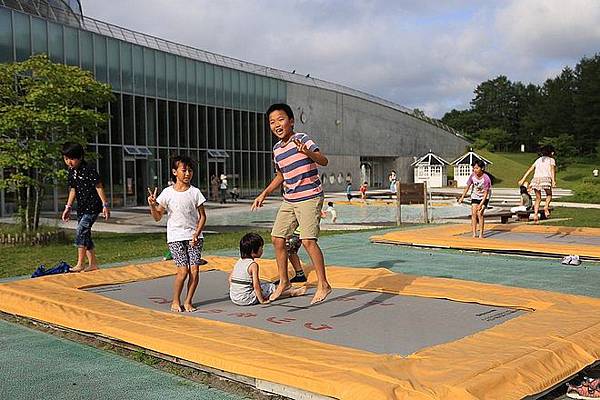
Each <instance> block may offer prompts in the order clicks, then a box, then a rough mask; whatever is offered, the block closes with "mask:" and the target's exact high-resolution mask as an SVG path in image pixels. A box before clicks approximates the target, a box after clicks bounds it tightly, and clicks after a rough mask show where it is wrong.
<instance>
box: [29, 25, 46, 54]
mask: <svg viewBox="0 0 600 400" xmlns="http://www.w3.org/2000/svg"><path fill="white" fill-rule="evenodd" d="M31 40H32V41H33V54H41V53H44V54H48V27H47V26H46V21H44V20H42V19H38V18H31Z"/></svg>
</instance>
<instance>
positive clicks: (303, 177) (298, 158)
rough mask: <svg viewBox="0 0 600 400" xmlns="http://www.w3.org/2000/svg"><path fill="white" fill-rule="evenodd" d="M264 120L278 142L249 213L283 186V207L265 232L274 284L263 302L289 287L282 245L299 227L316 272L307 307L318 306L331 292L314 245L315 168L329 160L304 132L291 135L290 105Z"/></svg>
mask: <svg viewBox="0 0 600 400" xmlns="http://www.w3.org/2000/svg"><path fill="white" fill-rule="evenodd" d="M267 118H268V121H269V126H270V128H271V131H272V132H273V134H274V135H275V136H276V137H277V138H278V139H279V141H278V142H277V143H276V144H275V146H274V147H273V160H274V162H275V166H276V173H275V177H274V178H273V180H272V181H271V183H270V184H269V185H268V186H267V187H266V188H265V190H264V191H263V192H262V193H261V194H260V195H259V196H258V197H257V198H256V199H254V202H253V203H252V207H251V209H252V210H255V209H257V208H259V207H262V205H263V202H264V201H265V198H266V197H267V196H268V195H269V194H271V193H272V192H273V191H274V190H275V189H277V188H278V187H279V186H280V185H281V184H283V187H284V193H283V203H282V205H281V207H280V208H279V211H278V213H277V217H276V218H275V222H274V224H273V230H272V231H271V238H272V239H271V240H272V242H273V246H274V247H275V258H276V259H277V268H278V270H279V285H278V286H277V289H276V290H275V292H273V294H271V296H270V298H269V299H270V300H275V299H277V298H278V297H280V296H281V295H282V294H283V293H284V292H285V291H286V290H288V289H289V288H290V285H291V284H290V280H289V277H288V274H287V260H288V254H287V253H288V252H287V249H286V245H285V242H286V238H288V237H290V236H291V235H292V233H293V232H294V230H295V229H296V227H299V229H300V240H301V241H302V245H303V246H304V248H305V249H306V252H307V253H308V255H309V257H310V259H311V261H312V264H313V266H314V267H315V271H316V273H317V280H318V283H317V291H316V292H315V295H314V297H313V299H312V301H311V304H315V303H319V302H321V301H323V300H325V298H326V297H327V296H328V295H329V293H331V286H330V285H329V282H328V281H327V276H326V274H325V260H324V259H323V253H322V252H321V248H320V247H319V244H318V243H317V239H318V237H319V220H320V217H321V208H322V206H323V188H322V186H321V180H320V179H319V170H318V169H317V165H322V166H325V165H327V164H328V162H329V161H328V160H327V157H325V156H324V155H323V154H322V153H321V152H320V151H319V147H318V146H317V144H316V143H315V142H314V141H312V139H310V138H309V136H308V135H307V134H306V133H295V132H294V113H293V111H292V109H291V107H290V106H288V105H287V104H282V103H280V104H273V105H272V106H271V107H269V109H268V110H267Z"/></svg>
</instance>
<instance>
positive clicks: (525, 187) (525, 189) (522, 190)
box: [519, 186, 527, 194]
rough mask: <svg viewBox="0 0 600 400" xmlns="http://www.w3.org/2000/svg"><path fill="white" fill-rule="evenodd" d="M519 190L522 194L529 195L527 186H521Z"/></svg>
mask: <svg viewBox="0 0 600 400" xmlns="http://www.w3.org/2000/svg"><path fill="white" fill-rule="evenodd" d="M519 190H520V191H521V194H526V193H527V186H519Z"/></svg>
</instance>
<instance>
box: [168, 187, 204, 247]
mask: <svg viewBox="0 0 600 400" xmlns="http://www.w3.org/2000/svg"><path fill="white" fill-rule="evenodd" d="M205 201H206V198H204V196H203V195H202V192H200V189H198V188H197V187H194V186H190V187H189V189H188V190H186V191H185V192H178V191H176V190H175V189H173V186H169V187H168V188H166V189H164V190H163V191H162V192H161V193H160V195H159V196H158V198H157V199H156V202H157V203H158V204H160V205H161V206H162V207H163V208H164V209H165V210H167V243H172V242H181V241H185V240H191V239H192V236H193V235H194V232H195V231H196V225H198V219H200V216H199V215H198V207H199V206H201V205H202V204H204V202H205ZM200 237H201V238H202V237H204V236H203V235H202V233H200Z"/></svg>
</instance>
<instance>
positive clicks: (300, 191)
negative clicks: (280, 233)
mask: <svg viewBox="0 0 600 400" xmlns="http://www.w3.org/2000/svg"><path fill="white" fill-rule="evenodd" d="M294 140H299V141H301V142H302V143H305V144H306V145H307V146H308V149H309V150H310V151H317V150H319V146H317V144H316V143H315V142H314V141H313V140H312V139H311V138H309V137H308V135H307V134H306V133H294V134H293V135H292V137H291V138H290V139H289V140H288V142H287V144H285V145H284V144H283V143H282V142H281V140H280V141H279V142H277V143H275V146H273V160H274V161H275V167H276V168H277V171H279V172H281V173H282V174H283V198H284V199H285V200H287V201H291V202H298V201H303V200H308V199H312V198H314V197H317V196H321V195H322V193H323V187H322V186H321V179H319V170H318V169H317V163H316V162H314V161H313V160H312V159H311V158H310V157H308V156H307V155H305V154H302V153H300V152H299V151H298V149H297V148H296V144H295V143H294Z"/></svg>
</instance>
